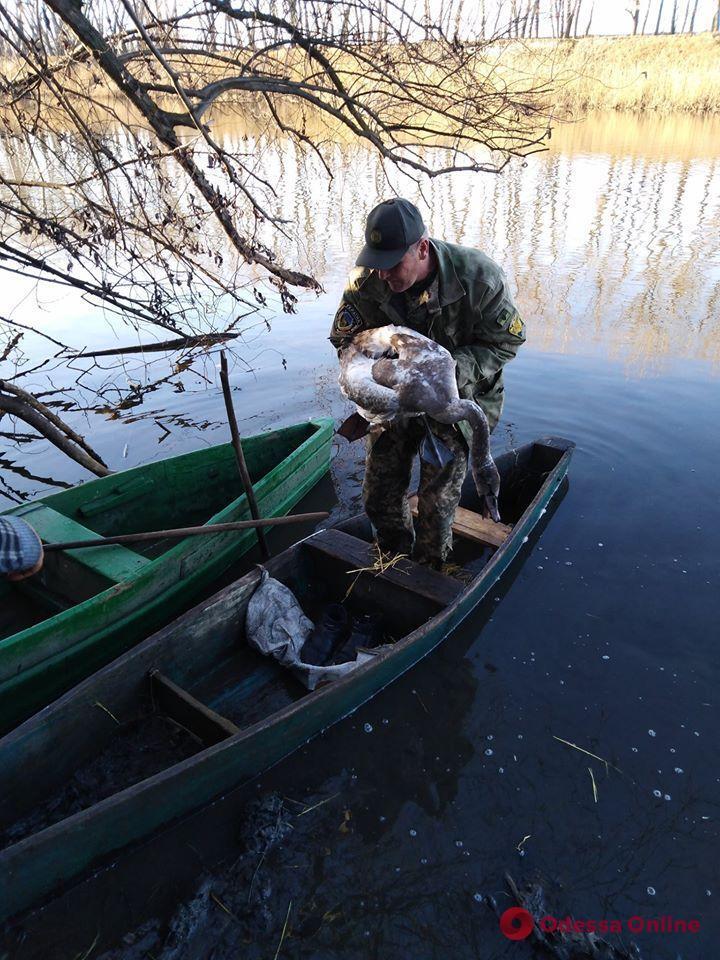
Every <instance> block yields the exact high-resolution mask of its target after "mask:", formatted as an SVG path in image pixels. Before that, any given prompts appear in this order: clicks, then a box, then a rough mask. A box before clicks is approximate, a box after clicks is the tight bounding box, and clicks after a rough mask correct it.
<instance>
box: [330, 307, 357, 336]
mask: <svg viewBox="0 0 720 960" xmlns="http://www.w3.org/2000/svg"><path fill="white" fill-rule="evenodd" d="M362 326H363V319H362V317H361V316H360V313H359V312H358V309H357V307H354V306H353V305H352V304H351V303H348V301H347V300H343V301H342V302H341V304H340V306H339V307H338V311H337V313H336V314H335V320H334V321H333V334H339V335H340V336H341V337H351V336H352V335H353V334H354V333H356V332H357V331H358V330H360V328H361V327H362Z"/></svg>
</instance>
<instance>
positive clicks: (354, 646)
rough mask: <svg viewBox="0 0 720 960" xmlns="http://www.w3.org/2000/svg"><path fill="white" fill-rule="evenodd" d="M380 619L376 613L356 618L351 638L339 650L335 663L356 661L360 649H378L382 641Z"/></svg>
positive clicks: (334, 658) (334, 659) (364, 614)
mask: <svg viewBox="0 0 720 960" xmlns="http://www.w3.org/2000/svg"><path fill="white" fill-rule="evenodd" d="M380 619H381V618H380V617H379V616H378V615H377V614H376V613H363V614H361V615H360V616H359V617H355V619H354V620H353V625H352V630H351V631H350V636H349V637H348V638H347V640H346V641H345V643H343V645H342V646H341V647H340V648H339V649H338V651H337V653H336V654H335V656H334V657H333V663H348V662H349V661H351V660H354V659H355V658H356V657H357V652H358V649H359V648H360V647H366V648H368V649H371V648H372V647H377V646H378V644H379V643H380V641H381V639H382V630H381V628H380Z"/></svg>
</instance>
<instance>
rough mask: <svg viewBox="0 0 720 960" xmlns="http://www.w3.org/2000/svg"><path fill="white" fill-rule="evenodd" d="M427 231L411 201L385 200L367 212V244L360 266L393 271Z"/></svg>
mask: <svg viewBox="0 0 720 960" xmlns="http://www.w3.org/2000/svg"><path fill="white" fill-rule="evenodd" d="M424 233H425V224H424V223H423V218H422V214H421V213H420V211H419V210H418V208H417V207H416V206H415V204H414V203H410V201H409V200H403V199H402V197H394V198H393V199H392V200H383V202H382V203H379V204H378V205H377V206H376V207H373V209H372V210H371V211H370V213H369V214H368V218H367V222H366V224H365V246H364V247H363V248H362V250H361V251H360V256H359V257H358V258H357V260H356V261H355V265H356V266H358V267H370V268H371V269H372V270H392V268H393V267H394V266H396V265H397V264H398V263H400V261H401V260H402V258H403V257H404V256H405V254H406V253H407V252H408V250H409V249H410V247H411V246H412V245H413V244H414V243H417V242H418V240H419V239H420V238H421V237H422V235H423V234H424Z"/></svg>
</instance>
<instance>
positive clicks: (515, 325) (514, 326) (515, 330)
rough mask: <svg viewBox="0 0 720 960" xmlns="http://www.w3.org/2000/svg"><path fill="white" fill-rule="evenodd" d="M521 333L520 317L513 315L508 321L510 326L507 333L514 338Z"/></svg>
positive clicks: (521, 323)
mask: <svg viewBox="0 0 720 960" xmlns="http://www.w3.org/2000/svg"><path fill="white" fill-rule="evenodd" d="M522 332H523V322H522V320H521V319H520V317H519V316H518V315H517V314H515V316H514V318H513V319H512V320H511V321H510V326H509V327H508V333H511V334H512V335H513V336H514V337H519V336H520V335H521V334H522Z"/></svg>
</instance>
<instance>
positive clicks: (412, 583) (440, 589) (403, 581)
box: [303, 530, 464, 607]
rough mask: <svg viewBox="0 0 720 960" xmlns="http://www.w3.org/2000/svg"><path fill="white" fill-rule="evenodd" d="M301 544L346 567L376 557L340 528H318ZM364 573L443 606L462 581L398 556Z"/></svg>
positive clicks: (371, 547)
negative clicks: (384, 566) (390, 563)
mask: <svg viewBox="0 0 720 960" xmlns="http://www.w3.org/2000/svg"><path fill="white" fill-rule="evenodd" d="M303 546H304V547H305V548H307V549H310V550H312V551H313V552H315V553H318V554H322V555H324V556H325V557H326V558H327V559H329V560H331V561H334V562H335V563H338V564H343V565H344V566H345V567H346V568H347V571H348V572H350V571H352V570H360V569H362V568H363V567H372V566H373V564H374V563H375V561H376V559H377V557H376V554H375V550H374V545H373V544H372V543H368V542H367V541H366V540H361V539H359V537H353V536H351V535H350V534H349V533H344V532H343V531H342V530H322V531H321V532H320V533H317V534H315V535H314V536H313V537H311V538H310V539H309V540H307V541H305V543H304V544H303ZM368 577H371V578H372V579H373V580H378V581H381V582H383V583H385V584H387V585H389V586H392V587H399V588H401V589H402V590H404V591H407V592H409V593H412V594H415V595H416V596H417V597H419V598H421V599H423V600H426V601H430V602H431V603H433V604H436V605H437V606H439V607H446V606H448V604H450V603H452V601H453V600H454V599H455V598H456V597H457V595H458V594H459V593H461V592H462V590H463V588H464V584H462V583H460V581H459V580H455V579H454V578H453V577H448V576H445V574H442V573H439V572H438V571H437V570H431V569H429V568H428V567H425V566H423V565H422V564H419V563H414V562H413V561H412V560H398V562H397V563H394V564H393V566H392V567H389V568H388V569H387V570H385V571H384V572H382V573H375V572H374V571H372V572H370V573H368Z"/></svg>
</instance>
